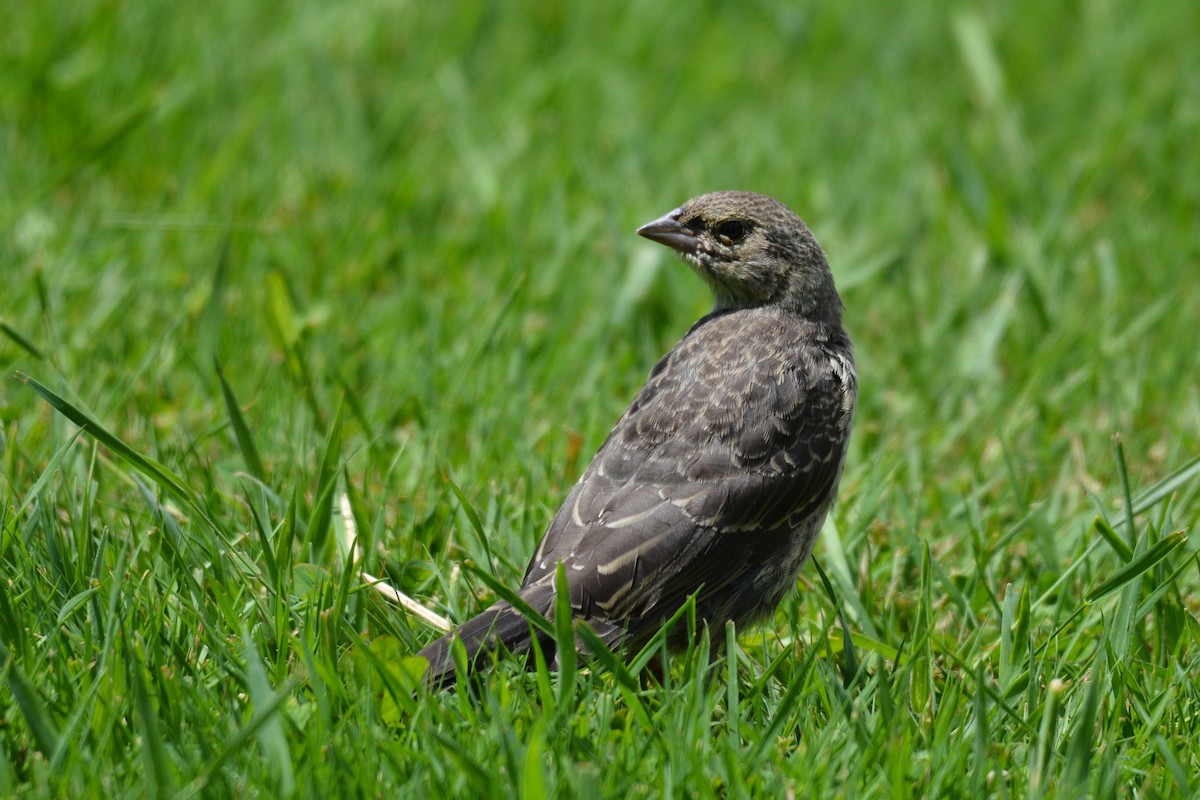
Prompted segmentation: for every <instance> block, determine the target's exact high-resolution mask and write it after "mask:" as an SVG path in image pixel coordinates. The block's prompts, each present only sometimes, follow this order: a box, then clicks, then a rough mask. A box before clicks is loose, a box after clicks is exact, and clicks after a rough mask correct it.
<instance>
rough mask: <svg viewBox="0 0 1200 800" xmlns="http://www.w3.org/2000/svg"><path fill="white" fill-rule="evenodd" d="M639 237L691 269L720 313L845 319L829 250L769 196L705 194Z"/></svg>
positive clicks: (644, 229) (649, 226) (642, 230)
mask: <svg viewBox="0 0 1200 800" xmlns="http://www.w3.org/2000/svg"><path fill="white" fill-rule="evenodd" d="M637 232H638V233H639V234H640V235H642V236H645V237H646V238H647V239H650V240H652V241H655V242H658V243H660V244H665V245H666V246H667V247H670V248H671V249H672V250H674V251H675V252H677V253H678V254H679V255H680V256H681V257H682V258H683V260H684V261H686V262H687V263H688V264H690V265H691V266H692V268H693V269H695V270H696V272H697V273H698V274H699V275H700V277H701V278H703V279H704V281H705V282H706V283H707V284H708V285H709V286H710V287H711V288H712V291H713V295H714V296H715V298H716V310H718V311H720V310H727V309H735V308H755V307H758V306H769V305H778V306H783V307H787V308H790V309H793V310H795V311H798V312H800V313H802V314H804V315H805V316H810V317H815V318H819V317H826V316H828V315H830V314H833V315H838V316H840V312H841V301H840V299H838V296H837V291H836V289H835V288H834V285H833V276H832V275H831V274H830V271H829V264H828V263H827V262H826V261H825V254H824V253H823V252H822V251H821V246H820V245H818V244H817V240H816V239H814V238H813V235H812V233H811V232H810V231H809V230H808V226H806V225H805V224H804V222H803V221H801V219H800V218H799V217H798V216H796V214H795V213H794V212H793V211H792V210H791V209H790V208H788V207H787V206H785V205H784V204H783V203H781V202H779V201H778V200H775V199H773V198H770V197H767V196H766V195H761V194H754V193H753V192H712V193H710V194H704V195H700V196H699V197H695V198H693V199H691V200H688V201H687V202H686V203H684V204H683V205H682V206H680V207H679V208H677V209H675V210H674V211H671V212H670V213H668V214H665V215H664V216H662V217H659V218H658V219H656V220H654V221H653V222H649V223H647V224H645V225H643V226H642V227H640V228H638V231H637Z"/></svg>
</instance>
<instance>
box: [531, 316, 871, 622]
mask: <svg viewBox="0 0 1200 800" xmlns="http://www.w3.org/2000/svg"><path fill="white" fill-rule="evenodd" d="M729 317H739V318H741V317H745V318H741V319H731V318H725V319H724V322H723V323H722V322H721V319H722V318H717V319H716V320H712V321H711V322H708V324H707V325H705V324H704V323H702V324H701V325H698V326H697V327H696V328H693V330H692V332H691V333H690V334H689V335H688V337H686V338H685V339H684V340H683V341H682V342H681V343H680V344H679V345H677V346H676V348H675V349H674V350H672V352H671V353H668V354H667V356H666V357H665V358H664V359H663V360H662V361H661V362H660V363H659V364H658V366H656V367H655V369H654V371H653V372H652V373H651V376H650V380H649V382H648V383H647V384H646V386H645V388H643V389H642V391H641V392H640V393H639V394H638V396H637V397H636V398H635V400H634V402H633V404H632V405H631V406H630V408H629V410H628V411H626V413H625V415H624V416H623V417H622V418H621V420H620V421H619V422H618V423H617V426H616V427H615V428H614V429H613V431H612V433H611V434H610V435H609V438H608V440H607V441H606V442H605V443H604V445H603V446H602V447H601V448H600V451H599V452H598V453H597V454H596V457H595V459H593V461H592V463H591V465H590V466H589V467H588V469H587V471H586V472H585V473H584V475H583V477H582V478H581V479H580V481H579V483H577V484H576V485H575V487H574V489H573V490H572V491H571V493H570V495H569V496H568V497H567V500H566V502H565V503H564V504H563V506H562V508H561V509H560V510H559V512H558V514H557V516H556V517H555V518H554V521H553V522H552V523H551V525H550V527H549V529H548V530H547V533H546V536H545V538H544V539H543V541H542V544H541V546H540V547H539V548H538V552H537V553H536V554H535V556H534V558H533V561H532V563H531V564H530V566H529V570H528V572H527V574H526V579H525V584H526V585H530V584H534V583H537V582H539V581H542V580H545V579H547V577H548V576H551V575H552V574H553V572H554V570H555V567H556V564H557V563H558V562H559V561H561V562H562V563H563V565H564V567H565V568H566V571H567V578H568V581H569V583H570V584H571V587H572V592H571V594H572V601H573V604H574V605H575V606H576V608H577V609H578V610H579V611H580V612H581V613H582V614H583V615H584V616H589V617H598V618H601V619H608V620H622V619H629V618H633V617H642V616H646V615H648V614H651V613H653V612H654V611H655V610H656V609H657V608H658V607H659V606H661V605H662V604H663V603H664V602H665V601H668V600H670V601H676V600H681V599H682V598H683V597H686V595H687V594H689V593H691V592H694V591H696V590H697V589H699V588H700V587H701V586H704V591H705V592H710V591H715V590H717V589H718V588H720V586H723V585H725V584H727V583H729V582H730V581H734V580H736V579H738V578H739V577H741V576H742V575H743V574H744V573H745V571H746V570H747V569H748V568H749V567H750V566H751V565H754V564H757V563H761V562H762V560H763V559H764V558H768V557H769V553H770V552H771V550H772V549H773V548H775V547H776V546H777V545H778V542H777V537H779V536H785V535H787V534H788V533H790V531H791V530H793V529H794V528H796V527H798V526H799V525H800V524H801V523H803V522H804V521H805V520H806V519H807V518H808V517H809V516H810V515H812V514H813V512H814V511H817V510H818V509H822V510H823V509H824V508H825V507H826V505H827V503H828V501H829V499H830V497H831V494H832V489H833V487H834V486H835V484H836V482H837V480H838V477H839V473H840V469H841V462H842V455H843V450H844V447H845V443H846V440H847V438H848V435H849V425H850V418H851V416H852V413H853V395H854V392H853V381H854V380H855V378H854V370H853V364H852V362H851V361H850V359H849V357H848V355H847V356H846V357H844V358H843V357H841V356H837V357H831V356H830V351H829V350H828V349H827V348H823V347H819V346H818V347H814V346H813V345H812V344H811V343H806V342H807V340H808V339H809V338H810V337H809V336H807V335H805V332H804V331H791V334H792V335H788V330H787V329H786V327H787V326H780V325H779V321H778V320H774V321H773V320H772V319H771V318H770V317H764V316H762V315H743V314H738V315H729ZM756 327H762V328H763V329H762V330H755V328H756ZM781 327H782V328H783V330H781Z"/></svg>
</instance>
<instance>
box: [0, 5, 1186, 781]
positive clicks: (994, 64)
mask: <svg viewBox="0 0 1200 800" xmlns="http://www.w3.org/2000/svg"><path fill="white" fill-rule="evenodd" d="M5 17H6V22H5V25H4V26H3V30H2V31H0V796H17V797H63V798H79V797H114V798H115V797H145V796H148V797H189V796H215V797H223V796H235V797H259V796H262V797H273V796H306V797H328V796H339V797H410V796H412V797H520V798H539V797H575V796H579V797H615V798H624V797H700V798H704V797H713V798H725V797H744V796H756V797H771V798H782V797H797V798H803V797H827V796H858V797H910V796H923V797H935V796H941V797H998V798H1009V797H1018V798H1020V797H1080V796H1085V795H1091V796H1097V797H1194V796H1197V795H1198V794H1200V747H1198V746H1197V742H1200V622H1198V615H1200V544H1198V540H1197V538H1196V537H1195V536H1194V535H1193V534H1194V531H1195V528H1196V524H1197V520H1198V518H1200V381H1198V379H1197V378H1198V376H1200V347H1198V338H1197V337H1198V333H1197V331H1198V329H1200V148H1198V147H1197V142H1200V47H1197V46H1196V42H1197V41H1200V11H1198V10H1197V7H1196V5H1195V3H1194V2H1190V0H1166V1H1165V2H1162V3H1157V4H1135V3H1130V2H1119V1H1118V0H1113V1H1111V2H1110V0H1097V1H1096V2H1087V3H1036V2H1031V0H1018V2H1016V3H1012V4H1001V3H992V4H988V3H974V4H963V5H961V6H956V5H952V4H948V3H927V4H915V5H914V6H913V7H912V8H904V9H903V10H901V7H899V6H897V7H896V8H895V9H892V10H890V11H886V10H884V7H882V6H880V5H878V4H872V3H867V2H862V0H852V1H850V2H843V3H833V2H815V3H803V4H800V3H785V2H766V1H764V2H752V3H745V4H732V3H715V2H693V3H685V2H676V1H674V0H665V1H664V2H660V3H653V4H650V3H647V4H641V5H638V6H630V7H627V8H624V7H621V6H618V5H615V4H606V3H590V4H585V3H578V4H565V3H553V2H545V3H538V2H527V1H526V0H516V1H515V2H509V3H495V4H482V3H469V2H464V3H453V2H451V3H434V2H405V1H404V0H363V1H362V2H356V3H327V2H325V3H323V2H315V0H295V2H291V3H261V4H260V3H245V2H233V0H220V1H219V2H210V3H201V2H195V0H180V2H174V3H168V2H163V1H162V0H147V1H146V2H140V3H132V2H128V3H121V2H94V1H92V2H65V0H45V1H44V2H42V1H38V2H23V3H13V4H9V7H8V8H7V9H6V12H5ZM721 188H741V189H752V190H755V191H760V192H764V193H767V194H771V195H774V196H776V197H779V198H780V199H782V200H784V201H785V202H787V203H788V204H789V205H790V206H792V207H793V208H794V209H795V210H796V211H797V212H798V213H799V214H800V215H801V216H802V217H803V218H804V219H805V220H806V221H807V222H808V224H809V225H810V227H811V228H812V229H813V231H814V232H815V234H816V236H817V238H818V239H819V240H820V241H821V243H822V244H823V246H824V247H825V249H826V251H827V253H828V255H829V259H830V263H831V264H832V266H833V271H834V274H835V276H836V279H837V281H838V286H839V289H840V291H841V293H842V296H843V298H844V300H845V303H846V308H847V311H846V324H847V327H848V329H849V330H850V332H851V335H852V336H853V337H854V340H855V344H856V349H857V356H858V366H859V373H860V401H859V408H858V415H857V421H856V427H855V432H854V438H853V440H852V443H851V450H850V456H849V461H848V465H847V469H846V473H845V477H844V479H843V482H842V487H841V493H840V496H839V502H838V504H837V506H836V507H835V509H834V512H833V513H832V515H831V517H830V520H829V522H828V523H827V525H826V528H825V530H824V532H823V534H822V538H821V540H820V542H819V543H818V545H817V549H816V553H815V555H816V558H815V562H816V563H811V562H810V563H809V564H808V565H807V566H806V567H805V570H804V572H803V574H802V576H801V579H800V580H799V582H798V586H797V591H796V592H795V593H794V594H793V595H792V596H791V597H790V598H789V599H788V600H786V601H785V602H784V603H783V605H782V606H781V607H780V608H779V610H778V611H777V613H776V614H775V616H774V618H773V619H772V620H771V621H770V622H769V623H767V624H764V625H761V626H759V627H756V628H754V629H752V630H746V631H732V630H720V631H710V632H708V634H707V636H708V637H715V638H717V639H718V640H719V641H733V637H734V635H735V634H736V635H737V639H736V644H735V645H734V646H733V647H732V648H727V649H726V650H725V651H724V652H723V653H722V654H720V655H719V656H716V657H710V656H709V652H710V648H709V647H707V646H706V642H705V641H703V640H702V639H698V640H697V641H696V642H695V643H694V646H693V647H692V648H691V649H690V650H689V651H688V652H687V653H685V654H682V655H680V656H678V657H676V658H674V659H673V661H672V666H671V669H670V670H669V671H668V672H667V674H666V675H665V676H664V678H663V684H662V685H659V684H656V683H655V682H654V681H651V680H645V679H639V678H638V677H637V676H636V675H634V674H633V673H632V670H631V669H629V668H626V667H624V666H622V665H621V664H620V662H619V661H614V660H612V659H610V658H607V659H606V658H602V659H599V660H597V661H593V662H580V663H579V664H578V665H576V668H567V669H564V670H562V671H561V672H549V671H547V670H546V669H545V668H544V665H543V666H542V668H540V669H534V670H533V671H526V670H525V669H524V665H523V664H522V663H521V662H519V661H518V660H517V659H511V658H510V659H501V660H500V661H499V663H497V664H496V665H495V667H494V669H492V670H490V671H488V672H487V674H486V675H484V676H483V678H482V679H481V680H480V681H479V684H478V686H476V687H475V688H474V689H472V690H470V691H465V690H464V691H450V692H445V693H432V694H431V693H429V692H427V691H426V690H424V689H423V688H420V687H419V686H417V684H416V683H415V682H414V679H413V677H412V674H413V670H414V669H419V664H418V663H416V662H414V661H412V660H409V657H410V656H411V655H412V654H414V653H415V652H416V651H417V650H419V649H420V647H421V646H423V645H424V644H425V643H427V642H428V641H430V640H431V639H432V638H433V636H434V635H435V632H434V630H433V629H431V628H430V627H429V626H428V625H427V624H426V623H424V622H422V621H421V620H420V619H419V618H418V617H417V616H415V615H414V614H412V613H410V612H409V611H406V610H405V609H403V608H402V607H400V606H398V605H396V604H395V603H393V602H392V601H391V600H389V599H387V598H386V597H384V596H383V595H382V594H381V593H379V592H377V591H375V590H374V589H373V588H371V586H370V584H369V582H368V581H367V580H366V579H365V578H363V577H362V576H361V575H360V574H359V573H360V571H361V572H363V573H366V574H368V575H374V576H378V577H381V578H384V579H386V581H387V582H388V583H389V584H391V585H392V586H394V587H396V588H397V589H399V590H401V591H403V592H405V593H407V594H408V595H410V596H411V597H413V598H415V599H416V600H418V601H419V602H421V603H422V604H423V605H425V606H427V607H429V608H430V609H433V610H435V611H437V612H438V613H440V614H443V615H445V616H447V617H450V618H452V619H455V620H463V619H466V618H467V617H468V616H470V615H471V614H473V613H475V612H477V611H478V610H480V609H481V608H483V607H484V606H486V605H487V604H488V603H489V602H490V601H491V600H492V599H493V598H494V597H495V593H494V589H493V588H492V587H493V585H494V584H495V583H496V582H497V581H498V582H499V583H500V584H504V585H509V586H512V585H515V584H516V583H517V582H518V581H519V579H520V577H521V574H522V572H523V570H524V567H525V564H526V562H527V560H528V558H529V556H530V554H531V553H532V551H533V549H534V547H535V544H536V542H537V540H538V538H539V536H540V535H541V533H542V531H543V530H544V528H545V525H546V524H547V522H548V521H549V519H550V517H551V515H552V514H553V513H554V511H555V509H556V508H557V505H558V503H559V502H561V500H562V498H563V497H564V495H565V493H566V491H567V490H568V488H569V487H570V486H571V485H572V484H573V483H574V481H575V480H576V479H577V478H578V476H579V474H580V473H581V471H582V470H583V468H584V467H585V466H586V464H587V461H588V458H589V457H590V454H591V453H592V452H594V451H595V449H596V448H597V447H598V446H599V445H600V443H601V442H602V441H603V439H604V436H605V435H606V434H607V432H608V430H609V429H610V427H611V426H612V424H613V423H614V422H615V421H616V419H617V418H618V416H619V415H620V414H621V412H622V410H623V409H624V407H625V405H626V404H627V403H628V402H629V400H630V399H631V398H632V396H633V394H634V393H635V392H636V390H637V389H638V387H639V386H640V385H641V383H642V381H643V380H644V379H645V376H646V373H647V372H648V370H649V369H650V367H651V366H652V365H653V364H654V362H655V361H656V359H657V358H658V357H659V356H660V355H661V354H662V353H663V352H665V351H666V350H667V349H668V348H669V347H670V346H671V345H672V344H673V343H674V342H675V341H677V340H678V339H679V338H680V337H681V336H682V335H683V334H684V333H685V332H686V330H687V329H688V327H689V326H690V325H691V323H692V322H693V321H695V320H696V319H697V318H698V317H700V316H701V315H703V314H704V313H705V312H706V311H707V309H708V307H709V304H710V303H711V298H710V296H709V294H708V291H707V289H706V288H705V287H704V285H703V284H702V283H701V282H700V281H699V280H697V278H696V277H695V276H694V275H693V274H691V273H690V271H689V270H688V269H687V267H686V266H685V265H683V264H682V263H680V262H678V261H676V260H674V259H672V258H671V257H670V255H669V254H668V253H667V251H666V250H664V249H663V248H661V247H659V246H657V245H654V244H652V243H649V242H646V241H644V240H641V239H639V237H637V236H636V235H634V233H633V230H634V229H635V228H636V227H637V225H639V224H640V223H643V222H646V221H648V220H650V219H653V218H654V217H657V216H659V215H661V214H662V213H664V212H666V211H668V210H670V209H671V208H673V207H675V206H677V205H679V204H680V203H681V202H682V201H684V200H686V199H687V198H689V197H691V196H693V195H697V194H700V193H702V192H705V191H709V190H712V189H721ZM351 534H356V541H357V544H358V546H359V548H360V549H361V558H360V559H359V560H358V561H357V562H355V561H353V560H352V559H351V558H350V554H349V552H348V548H347V546H346V543H347V541H348V540H349V538H350V536H351ZM818 567H819V568H820V569H818ZM563 635H568V634H566V633H564V634H563ZM651 655H652V654H650V653H646V654H643V660H644V659H645V658H649V657H650V656H651ZM567 666H568V667H570V666H571V665H569V664H568V665H567Z"/></svg>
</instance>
